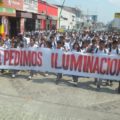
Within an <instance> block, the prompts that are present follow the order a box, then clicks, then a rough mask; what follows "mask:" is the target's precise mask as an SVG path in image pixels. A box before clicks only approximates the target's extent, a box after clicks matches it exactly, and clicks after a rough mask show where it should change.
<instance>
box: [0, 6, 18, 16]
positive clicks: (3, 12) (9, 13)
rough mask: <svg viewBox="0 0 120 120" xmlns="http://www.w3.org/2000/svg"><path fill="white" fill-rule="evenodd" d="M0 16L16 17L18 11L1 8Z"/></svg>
mask: <svg viewBox="0 0 120 120" xmlns="http://www.w3.org/2000/svg"><path fill="white" fill-rule="evenodd" d="M0 15H3V16H13V17H15V16H16V10H15V9H13V8H5V7H0Z"/></svg>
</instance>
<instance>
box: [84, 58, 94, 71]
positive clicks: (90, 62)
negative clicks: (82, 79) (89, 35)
mask: <svg viewBox="0 0 120 120" xmlns="http://www.w3.org/2000/svg"><path fill="white" fill-rule="evenodd" d="M93 63H94V56H88V57H87V66H86V72H90V73H92V72H93Z"/></svg>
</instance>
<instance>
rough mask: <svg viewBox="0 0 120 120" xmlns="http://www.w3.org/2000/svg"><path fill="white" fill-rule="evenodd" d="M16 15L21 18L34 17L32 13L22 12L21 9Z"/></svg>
mask: <svg viewBox="0 0 120 120" xmlns="http://www.w3.org/2000/svg"><path fill="white" fill-rule="evenodd" d="M16 16H17V17H21V18H32V17H33V15H32V13H28V12H21V11H17V13H16Z"/></svg>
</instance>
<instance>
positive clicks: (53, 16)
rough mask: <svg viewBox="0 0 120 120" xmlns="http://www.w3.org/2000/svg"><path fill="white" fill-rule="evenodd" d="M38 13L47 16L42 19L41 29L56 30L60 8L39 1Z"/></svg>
mask: <svg viewBox="0 0 120 120" xmlns="http://www.w3.org/2000/svg"><path fill="white" fill-rule="evenodd" d="M38 13H39V14H41V15H43V16H45V18H44V17H43V18H41V19H40V24H41V29H46V30H50V29H56V28H57V20H58V8H57V7H56V6H54V5H51V4H49V3H47V2H45V1H41V0H38Z"/></svg>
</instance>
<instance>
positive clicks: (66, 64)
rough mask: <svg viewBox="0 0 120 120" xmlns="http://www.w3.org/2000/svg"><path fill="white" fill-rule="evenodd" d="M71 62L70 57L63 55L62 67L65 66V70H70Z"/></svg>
mask: <svg viewBox="0 0 120 120" xmlns="http://www.w3.org/2000/svg"><path fill="white" fill-rule="evenodd" d="M69 61H70V55H65V54H63V57H62V66H63V69H64V70H68V68H69V63H70V62H69Z"/></svg>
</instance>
